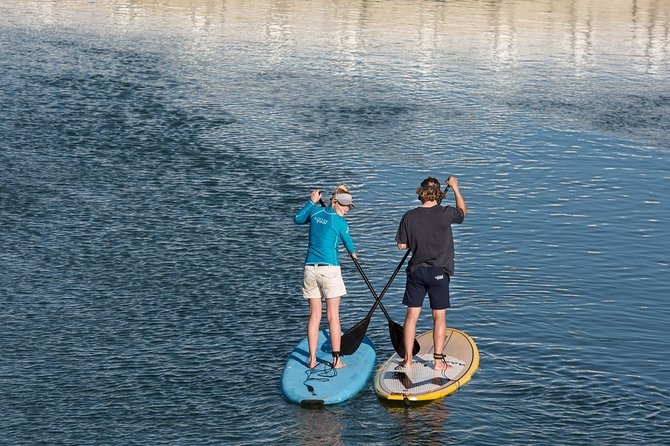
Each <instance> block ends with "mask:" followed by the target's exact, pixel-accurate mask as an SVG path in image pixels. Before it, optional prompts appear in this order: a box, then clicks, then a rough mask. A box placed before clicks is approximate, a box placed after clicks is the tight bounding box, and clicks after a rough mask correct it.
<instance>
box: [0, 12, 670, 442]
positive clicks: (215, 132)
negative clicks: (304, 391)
mask: <svg viewBox="0 0 670 446" xmlns="http://www.w3.org/2000/svg"><path fill="white" fill-rule="evenodd" d="M611 3H614V4H611ZM0 16H2V17H3V19H2V21H0V60H2V63H1V64H0V79H1V80H2V82H0V99H1V100H0V116H1V117H2V119H1V120H0V178H1V179H2V181H0V304H1V308H2V309H1V310H0V326H2V327H3V328H2V330H0V411H1V412H2V414H3V416H2V418H1V421H0V436H2V438H3V443H6V444H95V445H98V444H124V445H125V444H152V445H156V444H307V445H311V444H324V443H325V444H380V445H381V444H384V445H386V444H433V443H463V444H499V443H501V442H502V443H510V444H518V443H521V444H537V443H540V444H554V443H556V442H559V443H565V444H594V443H597V444H631V443H636V444H637V443H644V444H662V443H668V442H670V434H669V432H670V414H669V411H670V392H668V390H667V371H668V368H669V366H670V364H669V363H668V357H669V356H670V348H668V347H667V343H666V339H667V337H668V334H670V333H669V331H668V329H667V321H668V320H669V319H670V305H669V304H668V302H667V295H668V291H670V286H669V285H670V283H669V280H668V277H670V276H669V275H668V265H669V262H668V256H667V251H668V247H670V243H669V242H670V230H669V229H668V220H670V218H669V217H670V209H669V208H668V199H667V197H668V196H670V184H669V180H670V169H669V166H670V164H669V163H668V161H669V160H668V155H669V153H670V152H669V150H668V149H670V146H669V145H668V140H667V135H668V131H669V130H670V87H669V85H670V82H669V81H670V71H669V65H670V60H669V53H670V5H668V4H666V3H665V2H657V1H651V0H650V1H621V2H607V1H600V0H576V1H573V2H569V3H566V2H562V1H550V0H546V1H539V0H538V1H530V0H526V1H522V0H514V1H505V2H503V1H491V2H477V1H459V2H429V1H420V0H412V1H404V2H396V1H377V2H366V1H354V0H351V1H342V2H335V3H333V2H326V1H320V0H317V1H313V2H306V1H297V0H289V1H283V2H270V1H268V2H254V3H253V5H252V4H250V3H248V2H243V1H225V2H224V1H221V2H216V1H212V2H205V1H202V2H199V1H192V2H178V1H172V2H160V3H159V2H148V1H133V2H128V1H121V0H118V1H112V0H110V1H106V2H96V3H90V2H87V3H83V2H75V1H50V2H41V1H40V2H33V1H21V2H14V3H12V4H6V3H3V4H0ZM427 175H435V176H438V177H445V178H446V176H448V175H457V176H458V177H459V179H460V183H461V190H462V192H463V194H464V197H465V199H466V201H467V202H468V205H469V214H468V218H467V219H466V221H465V223H464V224H462V225H460V226H458V227H457V228H455V236H456V250H457V260H456V276H455V277H454V279H453V281H452V293H453V308H452V309H451V310H450V311H449V314H448V323H449V324H450V325H452V326H454V327H456V328H459V329H462V330H465V331H467V332H468V333H469V334H470V335H471V336H472V337H473V338H474V339H475V340H476V342H477V343H478V346H479V349H480V353H481V366H480V370H479V371H478V372H477V373H476V374H475V376H474V378H473V380H472V381H471V382H470V383H469V384H468V385H467V386H466V387H464V388H463V389H462V390H461V391H460V392H458V393H456V394H454V395H452V396H450V397H448V398H446V399H444V400H441V401H437V402H434V403H431V404H428V405H425V406H422V407H419V408H412V409H405V408H401V407H394V406H387V405H385V404H383V403H382V402H381V401H379V400H378V399H377V397H376V396H375V394H374V391H373V390H372V387H369V388H368V389H366V390H365V391H363V392H362V393H361V394H360V395H358V396H357V397H356V398H354V399H353V400H351V401H349V402H347V403H345V404H343V405H341V406H337V407H330V408H327V409H323V410H308V409H304V408H301V407H298V406H294V405H291V404H289V403H287V402H286V401H285V400H284V399H283V398H282V396H281V392H280V391H279V378H280V375H281V370H282V367H283V364H284V362H285V360H286V358H287V356H288V354H289V352H290V350H291V349H292V348H293V346H294V345H295V344H296V343H297V342H298V341H299V340H300V339H301V338H302V337H303V335H304V330H305V324H306V318H307V308H306V306H305V303H304V302H303V300H302V299H301V297H300V277H301V271H302V268H301V265H302V261H303V259H304V254H305V249H306V241H307V240H306V232H305V230H304V228H301V227H297V226H295V225H293V223H292V220H291V217H292V216H293V214H294V213H295V212H296V211H297V209H299V208H300V206H301V205H302V203H303V202H304V200H305V199H306V197H307V195H308V193H309V190H310V189H311V188H313V187H321V188H324V189H326V188H332V187H334V186H335V185H336V184H337V182H339V181H345V182H346V183H347V184H349V185H350V186H351V187H352V189H353V193H354V196H355V198H356V200H357V203H358V207H357V208H356V209H355V210H353V211H352V212H351V213H350V214H349V217H348V219H349V221H350V225H351V232H352V235H353V238H354V241H355V243H356V245H357V249H358V251H359V256H360V260H361V263H362V265H363V267H364V268H365V269H366V271H367V273H368V275H369V276H370V278H371V280H372V282H373V284H374V285H375V287H376V288H377V289H378V290H381V288H382V287H383V285H384V283H385V281H386V279H387V278H388V277H389V275H390V274H391V272H392V271H393V268H394V267H395V265H396V264H397V262H398V261H399V260H400V257H401V256H400V253H399V252H398V251H397V250H396V249H395V247H394V240H393V237H394V234H395V230H396V227H397V223H398V221H399V219H400V217H401V215H402V213H403V212H404V211H405V210H407V209H409V208H411V207H413V206H415V205H416V204H417V201H416V199H415V196H414V194H413V190H414V188H415V187H416V184H418V182H420V180H421V179H422V178H424V177H425V176H427ZM344 274H345V279H346V281H347V287H348V289H349V291H350V294H349V296H348V297H347V298H346V299H345V300H344V301H343V306H342V318H343V324H344V325H345V326H347V325H351V324H353V323H355V322H356V321H358V320H359V319H360V318H362V317H363V316H364V315H365V312H366V311H367V309H368V308H369V307H370V305H371V303H372V298H371V296H370V295H369V292H368V291H367V290H366V288H365V285H364V284H363V282H362V280H360V278H358V277H357V273H356V270H355V269H354V267H353V265H351V264H350V263H348V262H346V261H345V264H344ZM402 286H403V281H402V278H398V279H397V281H396V282H395V283H394V285H393V287H392V288H391V290H390V291H389V292H388V294H387V296H386V297H385V299H384V302H385V306H386V307H387V309H388V310H389V312H390V313H391V316H392V317H393V318H394V319H395V320H397V321H401V322H402V318H403V315H404V307H403V306H402V305H401V304H400V299H401V293H402ZM430 326H431V321H430V316H429V312H427V311H424V314H423V315H422V318H421V320H420V322H419V329H420V330H423V329H428V328H430ZM386 329H387V327H386V321H385V319H384V318H383V317H382V316H381V315H380V314H376V315H375V317H374V318H373V321H372V323H371V326H370V328H369V330H368V334H369V335H370V336H371V337H372V339H373V340H374V342H375V343H376V347H377V352H378V357H379V360H380V361H382V360H384V359H385V358H386V357H388V356H390V355H391V353H392V347H391V345H390V342H389V341H388V335H387V332H386Z"/></svg>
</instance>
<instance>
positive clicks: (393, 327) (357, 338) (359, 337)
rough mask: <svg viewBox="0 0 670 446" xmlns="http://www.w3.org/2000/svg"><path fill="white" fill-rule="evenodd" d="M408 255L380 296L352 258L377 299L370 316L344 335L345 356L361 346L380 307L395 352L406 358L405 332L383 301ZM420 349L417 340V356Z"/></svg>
mask: <svg viewBox="0 0 670 446" xmlns="http://www.w3.org/2000/svg"><path fill="white" fill-rule="evenodd" d="M408 255H409V250H407V252H405V255H404V256H403V258H402V260H401V261H400V263H399V264H398V266H397V267H396V269H395V271H394V272H393V275H391V278H390V279H389V280H388V282H387V283H386V286H384V289H383V290H382V292H381V294H380V295H377V292H376V291H375V290H374V288H373V287H372V284H371V283H370V280H368V277H367V276H366V275H365V272H364V271H363V268H361V264H360V263H359V262H358V260H357V259H355V258H353V257H352V260H353V261H354V265H356V269H358V272H359V273H360V274H361V277H363V280H364V281H365V284H366V285H367V286H368V289H369V290H370V292H371V293H372V296H373V297H374V298H375V303H374V304H373V305H372V308H370V311H368V314H367V315H366V316H365V318H363V319H362V320H361V321H360V322H358V323H357V324H356V325H354V326H353V327H351V328H350V329H349V330H347V331H346V333H344V334H343V335H342V341H341V343H340V351H341V352H342V354H343V355H351V354H353V353H354V352H355V351H356V350H357V349H358V347H359V346H360V345H361V342H363V339H364V338H365V332H366V331H367V329H368V325H369V323H370V319H372V314H373V313H374V311H375V309H376V308H377V305H379V306H380V307H381V309H382V311H383V312H384V316H386V319H387V320H388V322H389V335H390V337H391V344H393V348H394V350H395V351H396V352H397V353H398V355H400V356H403V357H404V356H405V343H404V342H405V341H404V332H405V330H404V329H403V327H402V325H400V324H398V323H397V322H394V321H393V320H392V319H391V316H389V314H388V312H387V311H386V308H384V305H383V304H382V302H381V300H382V298H383V297H384V294H386V291H387V290H388V289H389V288H390V286H391V283H392V282H393V280H394V279H395V277H396V276H397V275H398V271H400V268H401V267H402V264H403V263H405V260H406V259H407V256H408ZM419 348H420V346H419V343H418V342H417V341H416V340H415V341H414V347H413V349H412V350H413V353H414V354H416V353H417V352H418V351H419Z"/></svg>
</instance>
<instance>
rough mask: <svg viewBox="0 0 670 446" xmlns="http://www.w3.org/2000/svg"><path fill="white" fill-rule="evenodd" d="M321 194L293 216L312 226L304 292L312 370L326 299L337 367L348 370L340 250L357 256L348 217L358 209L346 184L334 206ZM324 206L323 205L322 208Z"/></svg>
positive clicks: (314, 194)
mask: <svg viewBox="0 0 670 446" xmlns="http://www.w3.org/2000/svg"><path fill="white" fill-rule="evenodd" d="M321 196H322V194H321V191H320V190H318V189H315V190H313V191H312V192H311V194H310V197H309V198H310V199H309V202H308V203H307V204H305V206H303V208H302V209H301V210H300V212H298V213H297V214H296V216H295V217H293V221H294V222H295V223H296V224H307V223H309V244H308V246H307V257H306V258H305V269H304V271H303V283H302V293H303V297H304V298H305V299H307V300H308V301H309V322H308V323H307V339H308V344H309V364H308V367H309V368H310V369H311V368H314V367H316V365H317V364H316V346H317V343H318V339H319V327H320V325H321V313H322V308H323V307H322V303H321V299H325V300H326V317H327V318H328V327H329V330H330V344H331V348H332V351H333V367H334V368H341V367H344V363H343V362H342V361H341V360H340V339H341V336H342V331H341V328H340V297H341V296H344V295H345V294H346V293H347V290H346V288H345V287H344V280H343V279H342V271H341V270H340V263H339V260H338V255H337V254H338V253H337V249H338V246H339V245H340V243H343V244H344V247H345V248H346V250H347V251H348V252H349V255H350V256H351V257H354V258H357V257H356V252H355V250H354V242H353V240H352V239H351V236H350V235H349V224H348V223H347V221H346V220H345V219H344V216H345V215H346V214H347V212H349V209H350V208H352V207H354V202H353V199H352V197H351V193H350V192H349V189H348V188H347V186H346V185H344V184H340V185H339V186H337V188H336V189H335V191H334V192H333V194H332V196H331V198H330V206H324V205H323V201H322V198H321ZM317 203H320V204H321V206H318V205H317Z"/></svg>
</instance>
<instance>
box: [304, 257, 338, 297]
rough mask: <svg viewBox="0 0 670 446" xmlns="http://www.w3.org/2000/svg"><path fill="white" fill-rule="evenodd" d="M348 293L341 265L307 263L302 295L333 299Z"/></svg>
mask: <svg viewBox="0 0 670 446" xmlns="http://www.w3.org/2000/svg"><path fill="white" fill-rule="evenodd" d="M345 294H347V289H346V288H345V287H344V280H343V279H342V271H341V270H340V267H339V266H316V265H305V271H304V273H303V277H302V295H303V297H304V298H305V299H317V298H322V297H325V298H326V299H332V298H334V297H342V296H344V295H345Z"/></svg>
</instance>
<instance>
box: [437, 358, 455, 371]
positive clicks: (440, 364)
mask: <svg viewBox="0 0 670 446" xmlns="http://www.w3.org/2000/svg"><path fill="white" fill-rule="evenodd" d="M453 367H454V366H452V365H451V364H448V363H446V362H444V361H443V360H442V359H436V360H435V363H434V364H433V369H434V370H438V371H442V370H444V371H447V370H449V369H452V368H453Z"/></svg>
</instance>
